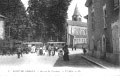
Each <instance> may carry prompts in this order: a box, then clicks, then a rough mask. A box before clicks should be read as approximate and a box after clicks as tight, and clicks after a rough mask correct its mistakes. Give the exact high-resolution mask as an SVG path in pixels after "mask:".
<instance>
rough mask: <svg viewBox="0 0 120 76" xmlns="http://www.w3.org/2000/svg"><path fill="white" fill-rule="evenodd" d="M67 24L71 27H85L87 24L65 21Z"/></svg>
mask: <svg viewBox="0 0 120 76" xmlns="http://www.w3.org/2000/svg"><path fill="white" fill-rule="evenodd" d="M67 23H68V25H71V26H80V27H87V23H85V22H81V21H72V20H67Z"/></svg>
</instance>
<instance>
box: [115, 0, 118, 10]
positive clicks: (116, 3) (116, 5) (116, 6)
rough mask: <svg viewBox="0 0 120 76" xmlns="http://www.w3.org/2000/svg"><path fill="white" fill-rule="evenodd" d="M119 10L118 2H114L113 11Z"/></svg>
mask: <svg viewBox="0 0 120 76" xmlns="http://www.w3.org/2000/svg"><path fill="white" fill-rule="evenodd" d="M118 8H119V0H114V10H116V9H118Z"/></svg>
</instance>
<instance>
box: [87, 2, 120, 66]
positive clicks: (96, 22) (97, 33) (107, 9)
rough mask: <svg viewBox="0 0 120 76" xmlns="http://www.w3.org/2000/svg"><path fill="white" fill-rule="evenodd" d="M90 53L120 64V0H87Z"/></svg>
mask: <svg viewBox="0 0 120 76" xmlns="http://www.w3.org/2000/svg"><path fill="white" fill-rule="evenodd" d="M85 5H86V7H88V22H87V23H88V48H89V54H90V55H92V56H94V57H96V58H101V59H104V60H106V61H108V62H111V63H113V64H117V65H119V64H120V26H119V25H120V22H119V21H120V20H119V19H120V17H119V16H120V10H119V0H87V1H86V4H85Z"/></svg>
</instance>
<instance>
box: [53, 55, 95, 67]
mask: <svg viewBox="0 0 120 76" xmlns="http://www.w3.org/2000/svg"><path fill="white" fill-rule="evenodd" d="M69 58H70V61H63V58H62V57H60V58H58V60H57V61H56V63H55V64H54V67H76V68H77V67H84V68H91V67H94V66H95V65H94V64H92V63H90V62H89V61H87V60H85V59H83V58H82V57H81V54H73V55H69Z"/></svg>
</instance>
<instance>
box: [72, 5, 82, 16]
mask: <svg viewBox="0 0 120 76" xmlns="http://www.w3.org/2000/svg"><path fill="white" fill-rule="evenodd" d="M74 15H77V16H81V15H80V12H79V10H78V7H77V4H76V7H75V10H74V13H73V16H74Z"/></svg>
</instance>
